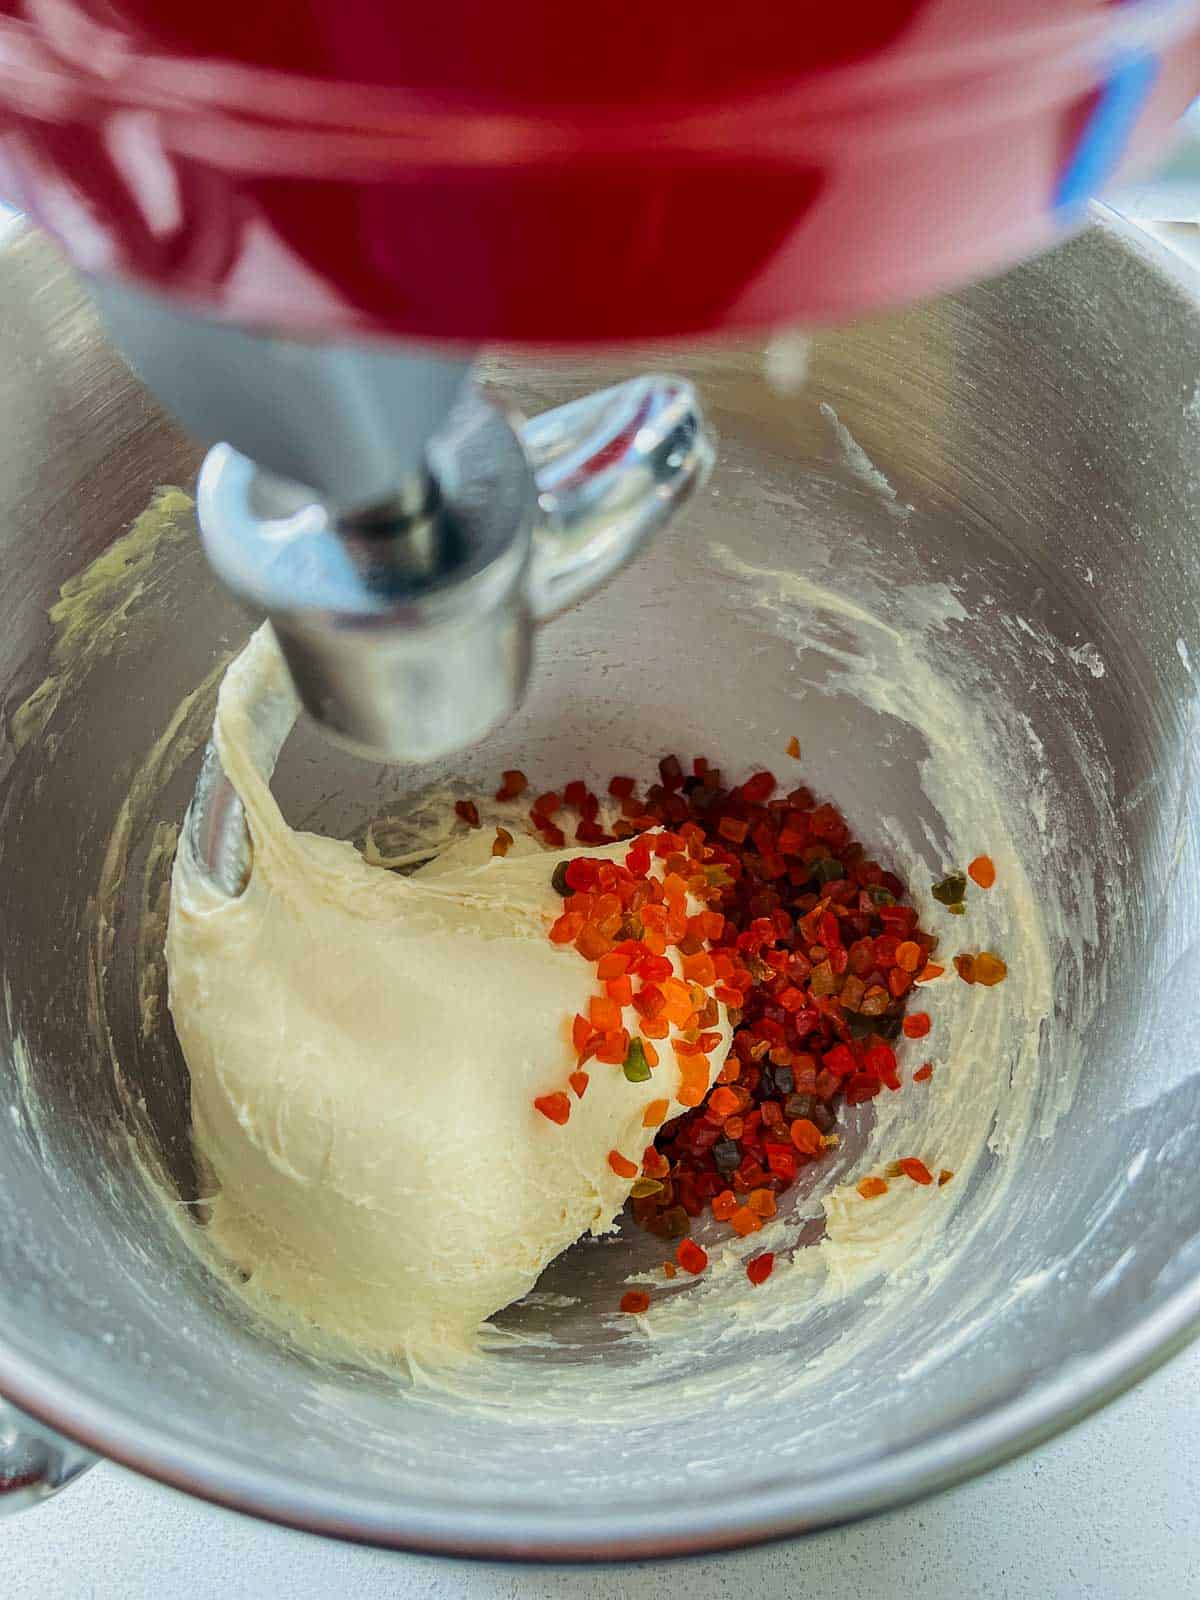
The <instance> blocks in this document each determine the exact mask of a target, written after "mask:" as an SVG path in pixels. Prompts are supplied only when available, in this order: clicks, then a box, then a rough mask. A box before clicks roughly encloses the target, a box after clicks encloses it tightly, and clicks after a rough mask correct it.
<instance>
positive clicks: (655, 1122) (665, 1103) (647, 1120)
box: [642, 1100, 671, 1128]
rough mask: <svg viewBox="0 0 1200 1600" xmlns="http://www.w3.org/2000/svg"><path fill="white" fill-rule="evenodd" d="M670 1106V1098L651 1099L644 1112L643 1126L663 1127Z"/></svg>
mask: <svg viewBox="0 0 1200 1600" xmlns="http://www.w3.org/2000/svg"><path fill="white" fill-rule="evenodd" d="M670 1107H671V1102H670V1101H669V1100H651V1102H650V1104H649V1105H648V1106H647V1107H646V1109H645V1111H643V1112H642V1127H643V1128H658V1127H661V1125H662V1124H663V1123H664V1122H665V1121H666V1118H667V1112H668V1111H669V1110H670Z"/></svg>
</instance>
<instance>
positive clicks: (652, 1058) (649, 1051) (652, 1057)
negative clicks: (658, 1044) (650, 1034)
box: [642, 1039, 658, 1072]
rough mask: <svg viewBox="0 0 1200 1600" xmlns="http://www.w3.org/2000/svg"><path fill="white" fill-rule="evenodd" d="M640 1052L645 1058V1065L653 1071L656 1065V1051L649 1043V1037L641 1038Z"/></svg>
mask: <svg viewBox="0 0 1200 1600" xmlns="http://www.w3.org/2000/svg"><path fill="white" fill-rule="evenodd" d="M642 1054H643V1055H644V1056H645V1058H646V1065H647V1066H648V1067H649V1068H650V1070H651V1072H653V1071H654V1069H655V1067H656V1066H657V1065H658V1051H657V1050H656V1049H655V1048H654V1046H653V1045H652V1044H651V1043H650V1041H649V1039H643V1040H642Z"/></svg>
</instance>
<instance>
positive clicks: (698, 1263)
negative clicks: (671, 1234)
mask: <svg viewBox="0 0 1200 1600" xmlns="http://www.w3.org/2000/svg"><path fill="white" fill-rule="evenodd" d="M675 1259H676V1261H678V1263H679V1265H680V1266H681V1267H682V1268H683V1270H684V1271H685V1272H690V1273H691V1274H692V1276H693V1278H695V1277H698V1276H699V1274H700V1273H702V1272H703V1271H704V1269H705V1267H706V1266H707V1265H708V1252H707V1251H706V1250H702V1249H701V1248H700V1246H699V1245H698V1244H697V1243H696V1241H695V1240H694V1239H681V1240H680V1242H679V1248H678V1249H677V1250H676V1251H675Z"/></svg>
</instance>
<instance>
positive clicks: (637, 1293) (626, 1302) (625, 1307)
mask: <svg viewBox="0 0 1200 1600" xmlns="http://www.w3.org/2000/svg"><path fill="white" fill-rule="evenodd" d="M649 1309H650V1296H649V1295H648V1294H647V1293H646V1291H645V1289H627V1290H626V1291H625V1293H624V1294H623V1295H622V1296H621V1310H622V1311H624V1312H626V1313H627V1314H628V1315H629V1316H631V1317H638V1316H641V1314H642V1312H643V1311H649Z"/></svg>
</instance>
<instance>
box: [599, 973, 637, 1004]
mask: <svg viewBox="0 0 1200 1600" xmlns="http://www.w3.org/2000/svg"><path fill="white" fill-rule="evenodd" d="M604 992H605V993H606V994H607V995H608V998H609V999H610V1000H611V1001H612V1002H613V1003H614V1004H615V1005H618V1006H631V1005H632V1004H633V984H632V983H630V981H629V979H628V978H625V977H621V978H609V979H608V981H607V983H605V985H604Z"/></svg>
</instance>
